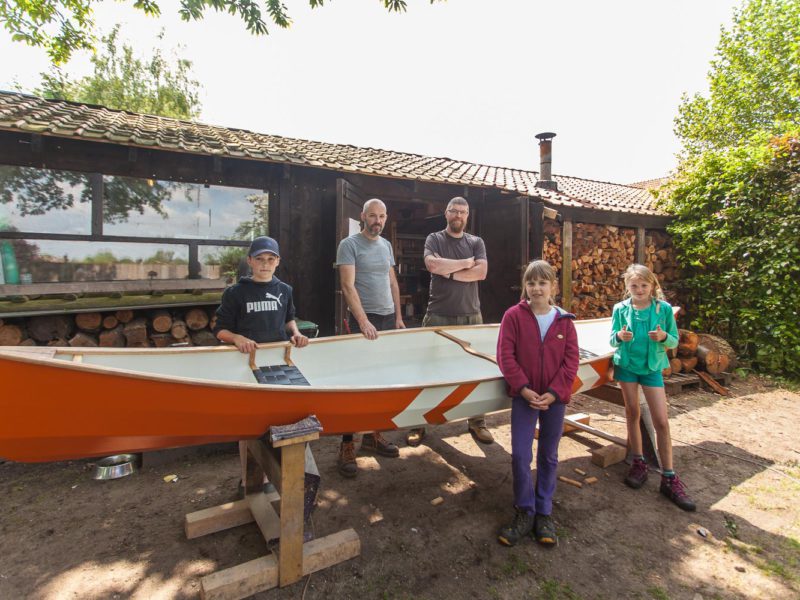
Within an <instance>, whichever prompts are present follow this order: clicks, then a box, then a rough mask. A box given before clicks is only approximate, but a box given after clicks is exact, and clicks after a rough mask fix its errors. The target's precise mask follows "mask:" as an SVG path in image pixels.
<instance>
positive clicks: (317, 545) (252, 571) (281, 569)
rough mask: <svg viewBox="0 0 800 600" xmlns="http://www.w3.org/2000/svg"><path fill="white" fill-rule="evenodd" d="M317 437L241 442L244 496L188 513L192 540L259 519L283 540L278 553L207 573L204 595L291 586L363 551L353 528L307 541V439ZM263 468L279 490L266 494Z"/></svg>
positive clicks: (267, 533)
mask: <svg viewBox="0 0 800 600" xmlns="http://www.w3.org/2000/svg"><path fill="white" fill-rule="evenodd" d="M318 438H319V433H311V434H308V435H303V436H300V437H296V438H291V439H287V440H280V441H277V442H274V443H273V444H268V443H266V442H264V441H262V440H246V441H241V442H239V454H240V456H241V462H242V482H243V484H244V487H245V498H244V500H237V501H236V502H229V503H228V504H223V505H221V506H215V507H213V508H207V509H205V510H200V511H197V512H193V513H189V514H187V515H186V520H185V529H186V537H187V538H188V539H193V538H197V537H200V536H203V535H207V534H209V533H215V532H217V531H223V530H225V529H229V528H231V527H236V526H238V525H244V524H245V523H251V522H252V521H255V522H256V524H257V525H258V527H259V529H260V530H261V534H262V535H263V536H264V539H265V540H266V541H267V542H269V541H270V540H275V539H276V538H278V539H279V542H278V548H277V555H276V554H275V552H273V553H272V554H268V555H267V556H263V557H261V558H257V559H255V560H251V561H249V562H246V563H242V564H240V565H237V566H235V567H230V568H228V569H224V570H222V571H216V572H215V573H211V574H210V575H206V576H205V577H203V578H202V579H201V580H200V597H201V598H204V599H209V600H211V599H221V600H222V599H224V600H231V599H234V598H245V597H247V596H251V595H253V594H256V593H258V592H262V591H264V590H268V589H272V588H274V587H277V586H280V587H284V586H287V585H291V584H292V583H295V582H296V581H298V580H300V579H301V578H302V577H303V576H305V575H309V574H311V573H314V572H315V571H320V570H322V569H326V568H328V567H330V566H333V565H335V564H338V563H340V562H343V561H345V560H348V559H351V558H354V557H356V556H358V555H359V554H361V540H360V539H359V537H358V534H357V533H356V532H355V530H353V529H344V530H342V531H339V532H338V533H334V534H331V535H327V536H325V537H322V538H318V539H315V540H312V541H310V542H306V543H303V488H304V480H305V479H304V478H305V474H304V465H305V444H306V442H309V441H311V440H316V439H318ZM265 473H266V475H267V477H268V478H269V481H270V482H272V483H273V484H274V485H275V488H276V490H277V491H276V492H273V493H271V494H265V493H263V481H264V474H265ZM273 503H275V505H276V506H277V509H278V510H277V512H276V509H275V507H273Z"/></svg>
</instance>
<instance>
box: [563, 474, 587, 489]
mask: <svg viewBox="0 0 800 600" xmlns="http://www.w3.org/2000/svg"><path fill="white" fill-rule="evenodd" d="M558 480H559V481H563V482H564V483H568V484H570V485H574V486H575V487H576V488H582V487H583V484H582V483H581V482H580V481H575V480H574V479H570V478H569V477H564V476H563V475H559V476H558Z"/></svg>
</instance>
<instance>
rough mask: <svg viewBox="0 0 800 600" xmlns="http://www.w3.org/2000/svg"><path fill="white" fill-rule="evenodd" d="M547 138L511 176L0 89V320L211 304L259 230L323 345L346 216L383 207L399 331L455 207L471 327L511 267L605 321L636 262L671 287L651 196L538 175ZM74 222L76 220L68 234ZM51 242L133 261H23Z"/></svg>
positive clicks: (417, 308)
mask: <svg viewBox="0 0 800 600" xmlns="http://www.w3.org/2000/svg"><path fill="white" fill-rule="evenodd" d="M554 135H555V134H541V135H539V136H537V137H539V149H540V152H539V154H540V158H539V165H532V166H538V167H539V170H538V171H534V170H530V171H525V170H519V169H507V168H502V167H493V166H487V165H480V164H473V163H468V162H463V161H458V160H453V159H449V158H434V157H427V156H420V155H415V154H407V153H402V152H393V151H389V150H379V149H373V148H359V147H355V146H349V145H341V144H330V143H322V142H315V141H308V140H299V139H291V138H284V137H279V136H273V135H265V134H259V133H254V132H250V131H245V130H241V129H230V128H225V127H218V126H210V125H203V124H199V123H193V122H187V121H180V120H176V119H170V118H164V117H155V116H151V115H142V114H134V113H128V112H124V111H116V110H109V109H106V108H104V107H100V106H90V105H85V104H77V103H70V102H64V101H52V100H45V99H42V98H37V97H33V96H28V95H23V94H19V93H11V92H0V244H4V243H8V244H12V245H13V247H15V248H16V250H17V252H16V255H17V260H16V262H17V268H18V270H19V272H20V273H22V275H23V276H21V277H20V278H19V279H18V280H15V281H9V280H8V279H9V278H8V277H6V281H5V283H2V284H0V300H2V298H6V299H16V300H18V301H19V300H20V299H21V300H27V302H21V303H20V302H17V303H16V304H14V307H13V310H12V309H9V308H8V306H11V304H10V303H8V302H6V303H4V304H3V306H5V307H6V308H0V318H2V319H5V320H6V322H8V320H9V319H12V320H13V319H14V315H15V314H17V315H24V316H26V317H30V316H31V315H32V314H34V313H35V311H34V310H33V309H32V308H30V309H28V308H26V306H27V307H33V306H34V304H35V302H37V301H38V300H36V297H37V296H42V297H43V298H48V297H54V298H56V303H55V304H53V302H52V301H51V302H50V304H49V305H48V306H49V307H50V308H49V310H50V311H51V312H53V311H57V312H70V310H72V308H71V307H73V306H77V305H76V304H74V303H75V302H76V300H75V299H74V298H73V299H66V300H61V301H60V302H61V303H60V304H59V300H58V298H60V297H61V298H64V297H68V295H69V294H73V295H78V296H80V295H81V294H82V293H84V292H86V293H88V292H91V293H92V294H94V295H97V296H99V295H102V294H105V295H106V298H105V300H104V303H103V304H98V302H99V300H98V301H97V302H96V303H95V304H92V302H91V301H88V300H87V299H85V298H80V301H82V302H85V303H84V304H81V307H82V308H81V309H80V310H91V309H92V307H94V309H95V310H103V311H108V310H113V309H114V308H118V307H121V306H126V307H128V308H130V306H128V305H127V300H126V298H127V295H128V294H130V293H131V292H133V291H136V290H138V291H145V292H148V291H149V293H151V294H153V296H152V302H150V303H149V304H148V305H147V306H146V307H143V308H147V309H153V308H154V307H158V306H159V305H166V306H170V305H172V306H177V305H178V304H183V305H188V304H191V303H192V298H194V300H195V303H196V304H206V305H208V306H209V307H213V305H214V303H216V302H218V300H219V294H220V292H221V290H222V288H223V287H224V285H225V284H226V281H230V275H231V274H230V273H229V272H225V271H224V270H220V268H216V270H215V269H214V268H212V267H214V264H212V263H214V260H211V259H210V258H209V257H210V256H212V255H213V256H222V255H224V254H225V253H226V252H228V251H230V250H231V248H246V246H247V244H248V243H249V237H247V232H248V231H249V232H256V233H258V226H259V225H263V226H264V228H265V229H264V230H265V231H268V233H269V235H271V236H273V237H275V238H276V239H277V240H278V241H279V243H280V246H281V254H282V264H281V266H280V267H279V270H278V276H279V277H280V278H281V279H282V280H284V281H286V282H288V283H289V284H291V285H292V286H293V287H294V290H295V302H296V306H297V314H298V315H299V316H300V317H302V318H303V319H306V320H309V321H313V322H314V323H317V324H318V325H319V329H320V332H321V334H322V335H329V334H333V333H335V332H339V331H340V329H341V324H342V322H343V315H344V312H343V311H344V307H343V306H342V302H341V294H340V293H339V292H338V290H337V280H336V270H335V268H334V262H335V256H336V248H337V245H338V242H339V240H340V239H342V238H343V237H345V236H346V235H348V234H349V232H352V231H354V230H356V231H357V222H358V218H359V217H358V215H359V213H360V208H361V205H362V204H363V202H364V201H365V200H366V199H369V198H372V197H378V198H380V199H382V200H383V201H384V202H385V203H386V205H387V207H388V212H389V220H388V225H387V228H386V230H385V232H384V236H385V237H387V239H389V240H391V242H392V244H393V246H394V250H395V259H396V262H397V273H398V278H399V281H400V284H401V295H402V302H403V310H404V313H405V314H406V317H407V320H408V323H409V325H418V324H419V322H420V321H421V317H422V315H423V314H424V311H425V306H426V303H427V289H428V285H429V281H430V280H429V277H430V275H429V274H428V273H427V272H426V271H425V270H424V265H423V261H422V250H423V244H424V240H425V236H426V235H427V234H428V233H430V232H432V231H437V230H440V229H442V228H444V226H445V221H444V208H445V206H446V204H447V202H448V201H449V200H450V199H451V198H452V197H454V196H463V197H465V198H467V200H468V201H469V203H470V208H471V215H470V223H469V228H468V230H469V231H470V232H472V233H475V234H477V235H480V236H481V237H482V238H483V239H484V240H485V242H486V248H487V254H488V257H489V274H488V277H487V279H486V281H484V282H482V283H481V288H480V289H481V303H482V308H483V315H484V320H485V321H486V322H494V321H498V320H499V319H500V317H501V316H502V314H503V311H504V310H505V309H506V308H508V307H509V306H510V305H511V304H513V303H514V302H516V301H517V300H518V299H519V294H520V274H521V269H522V268H523V267H524V265H525V264H527V262H528V261H529V260H531V259H533V258H536V257H545V258H546V259H548V260H550V261H551V262H552V263H553V264H555V265H556V266H557V267H558V269H559V276H560V277H561V281H562V293H561V298H560V302H561V303H562V304H563V305H564V306H565V307H569V308H571V309H572V310H574V311H575V312H577V313H578V315H579V317H582V318H589V317H594V316H602V315H608V314H610V310H611V307H612V306H613V304H614V302H616V301H617V300H619V299H620V298H621V296H622V291H623V288H622V282H621V274H622V271H623V270H624V269H625V267H626V266H627V265H628V264H630V263H631V262H633V261H638V262H644V263H647V264H649V265H650V266H652V267H653V268H654V269H655V270H656V271H657V272H658V273H659V276H660V277H661V278H662V279H663V280H664V281H665V282H666V283H667V284H669V282H671V281H674V280H675V279H676V278H677V265H676V263H675V260H674V256H673V253H672V249H671V243H670V240H669V237H668V236H667V235H666V234H665V231H664V230H665V226H666V225H667V223H668V222H669V217H668V216H667V215H666V214H664V213H663V211H661V210H660V209H659V208H658V207H657V206H656V205H655V200H654V197H653V195H652V194H651V193H650V191H648V190H647V189H645V186H635V185H620V184H613V183H604V182H597V181H591V180H586V179H580V178H576V177H567V176H560V175H552V174H551V153H552V138H553V137H554ZM531 154H532V156H533V155H534V154H535V152H534V151H533V142H532V152H531ZM532 162H534V161H533V160H532ZM192 203H194V204H192ZM187 207H189V208H191V209H192V210H189V208H187ZM206 213H207V214H206ZM48 217H51V218H49V220H48ZM73 217H74V218H75V219H78V217H80V219H78V220H81V219H82V221H81V223H82V224H78V225H76V226H74V227H73V224H72V220H71V219H73ZM4 220H5V222H6V224H5V226H3V223H4ZM54 223H57V225H55V226H54ZM354 228H356V229H354ZM56 243H59V244H67V245H68V244H83V245H84V247H85V246H86V245H87V244H89V245H91V246H90V247H92V248H95V247H96V248H97V250H98V253H102V251H103V250H104V249H106V248H108V247H115V248H117V247H118V248H124V251H123V250H119V251H117V250H115V251H114V252H113V253H112V254H115V255H119V254H121V253H124V252H131V253H133V254H136V255H138V256H139V258H138V259H135V258H131V259H129V260H127V261H119V260H118V261H117V262H115V263H113V265H111V266H109V265H108V264H106V266H105V267H103V268H101V267H100V266H99V264H100V261H99V260H98V259H97V256H95V258H94V259H93V260H94V264H91V265H90V264H83V263H81V261H78V260H73V259H69V260H68V257H67V252H66V251H65V252H64V255H65V256H64V258H63V260H61V261H60V262H59V260H58V255H59V254H60V252H59V251H55V250H54V251H49V252H44V251H42V250H41V249H40V250H39V252H38V254H37V253H36V252H34V251H30V248H31V246H33V247H42V248H43V247H45V246H47V245H48V244H50V245H53V244H56ZM156 247H157V248H159V249H161V250H162V252H161V256H162V257H163V256H167V257H171V258H172V262H171V263H170V265H169V268H167V267H166V266H164V265H163V264H162V265H161V266H160V267H151V266H149V265H150V264H151V263H149V262H148V259H145V258H142V256H143V255H144V254H146V253H147V252H143V251H139V252H138V253H137V252H136V251H134V250H129V249H130V248H156ZM26 248H28V254H27V255H26ZM164 248H169V249H173V250H170V251H164V250H163V249H164ZM215 253H216V254H215ZM54 255H55V257H54ZM0 256H2V254H0ZM176 256H179V257H183V258H182V259H181V260H176V259H175V257H176ZM117 258H119V256H117ZM26 261H27V262H26ZM84 262H86V261H84ZM167 262H169V261H167ZM219 262H220V261H217V263H219ZM78 263H81V266H80V267H77V266H76V265H78ZM142 264H144V265H145V266H142ZM153 264H155V263H153ZM137 265H139V266H137ZM162 267H163V268H162ZM137 268H138V269H139V271H138V272H137V271H136V269H137ZM103 269H105V270H103ZM87 273H88V274H87ZM12 275H13V274H12ZM163 290H171V291H175V290H182V291H185V292H186V291H191V292H193V294H194V296H192V295H191V294H188V299H187V298H186V296H187V293H188V292H187V293H184V294H182V295H181V294H177V295H170V294H163V295H159V293H163ZM65 295H67V296H65ZM167 296H170V297H169V298H167ZM173 296H175V297H177V296H181V299H180V301H178V300H175V299H174V298H173ZM109 297H110V298H111V300H110V301H109ZM70 302H72V303H73V304H70ZM86 302H88V303H86ZM109 302H110V303H109ZM170 302H172V304H170ZM98 307H101V308H98ZM14 311H16V312H14Z"/></svg>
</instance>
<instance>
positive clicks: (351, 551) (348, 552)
mask: <svg viewBox="0 0 800 600" xmlns="http://www.w3.org/2000/svg"><path fill="white" fill-rule="evenodd" d="M359 554H361V541H360V540H359V538H358V534H357V533H356V532H355V531H354V530H353V529H345V530H343V531H339V532H337V533H334V534H331V535H327V536H325V537H322V538H317V539H316V540H312V541H310V542H308V543H306V544H304V545H303V559H302V561H303V569H302V575H301V577H302V576H305V575H311V573H315V572H317V571H321V570H323V569H327V568H328V567H331V566H333V565H336V564H339V563H340V562H344V561H345V560H349V559H351V558H355V557H356V556H358V555H359ZM278 574H279V568H278V560H276V558H275V555H274V554H270V555H268V556H264V557H262V558H257V559H255V560H251V561H249V562H246V563H243V564H241V565H237V566H235V567H231V568H229V569H224V570H222V571H217V572H216V573H211V574H210V575H206V576H205V577H203V578H202V579H201V580H200V597H201V598H203V599H204V600H238V599H240V598H246V597H247V596H252V595H254V594H257V593H258V592H262V591H265V590H269V589H272V588H274V587H276V586H277V585H278V580H279V576H278Z"/></svg>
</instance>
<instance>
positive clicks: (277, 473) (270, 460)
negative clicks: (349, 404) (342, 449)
mask: <svg viewBox="0 0 800 600" xmlns="http://www.w3.org/2000/svg"><path fill="white" fill-rule="evenodd" d="M317 437H319V434H317ZM247 449H248V450H249V451H250V456H252V457H253V460H255V461H256V463H257V464H258V466H259V467H261V469H262V470H263V471H264V473H266V474H267V479H269V480H270V482H272V484H273V485H274V486H275V489H277V490H278V493H279V494H280V493H281V481H282V477H281V461H280V453H279V452H275V451H274V450H273V449H272V448H270V447H269V446H268V445H267V444H265V443H264V442H262V441H261V440H248V441H247Z"/></svg>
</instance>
